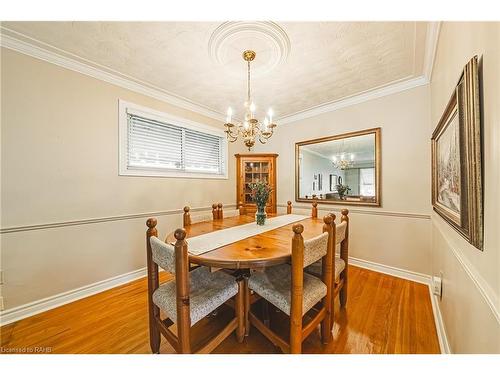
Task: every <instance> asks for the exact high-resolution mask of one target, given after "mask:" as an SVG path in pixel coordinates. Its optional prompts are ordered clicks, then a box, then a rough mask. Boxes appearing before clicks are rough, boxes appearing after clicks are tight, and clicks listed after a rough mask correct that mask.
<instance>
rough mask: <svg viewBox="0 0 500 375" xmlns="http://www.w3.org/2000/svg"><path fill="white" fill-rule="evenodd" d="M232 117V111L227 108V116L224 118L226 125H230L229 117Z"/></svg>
mask: <svg viewBox="0 0 500 375" xmlns="http://www.w3.org/2000/svg"><path fill="white" fill-rule="evenodd" d="M232 116H233V109H232V108H231V107H229V108H228V109H227V116H226V123H227V124H230V123H231V117H232Z"/></svg>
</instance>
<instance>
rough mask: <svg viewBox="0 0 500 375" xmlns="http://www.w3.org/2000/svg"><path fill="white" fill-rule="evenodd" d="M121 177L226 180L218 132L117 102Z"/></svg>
mask: <svg viewBox="0 0 500 375" xmlns="http://www.w3.org/2000/svg"><path fill="white" fill-rule="evenodd" d="M119 107H120V109H119V111H120V132H119V135H120V175H131V176H160V177H191V178H227V141H226V139H225V137H224V132H223V131H222V130H219V129H215V128H212V127H208V126H206V125H202V124H198V123H195V122H192V121H189V120H185V119H181V118H177V117H174V116H171V115H168V114H166V113H161V112H157V111H154V110H152V109H148V108H144V107H139V106H137V105H134V104H131V103H127V102H124V101H122V100H120V105H119Z"/></svg>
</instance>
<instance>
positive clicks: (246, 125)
mask: <svg viewBox="0 0 500 375" xmlns="http://www.w3.org/2000/svg"><path fill="white" fill-rule="evenodd" d="M243 127H244V128H245V130H248V121H244V122H243Z"/></svg>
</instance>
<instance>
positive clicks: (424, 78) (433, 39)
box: [278, 22, 441, 125]
mask: <svg viewBox="0 0 500 375" xmlns="http://www.w3.org/2000/svg"><path fill="white" fill-rule="evenodd" d="M440 29H441V22H428V23H427V33H426V37H425V53H424V64H423V72H422V75H421V76H418V77H414V78H410V77H409V78H406V79H403V80H399V81H396V82H392V83H389V84H387V85H384V86H381V87H378V88H374V89H371V90H368V91H365V92H363V93H360V94H356V95H353V96H350V97H346V98H342V99H339V100H335V101H332V102H327V103H324V104H320V105H318V106H315V107H312V108H309V109H306V110H303V111H299V112H296V113H294V114H291V115H287V116H283V117H281V118H279V119H278V121H279V124H280V125H284V124H288V123H291V122H295V121H299V120H304V119H306V118H309V117H314V116H317V115H320V114H322V113H327V112H332V111H336V110H337V109H340V108H345V107H349V106H351V105H355V104H359V103H363V102H366V101H368V100H372V99H377V98H381V97H383V96H387V95H391V94H395V93H398V92H401V91H405V90H409V89H412V88H415V87H418V86H422V85H426V84H428V83H430V81H431V77H432V68H433V67H434V58H435V56H436V50H437V43H438V39H439V31H440Z"/></svg>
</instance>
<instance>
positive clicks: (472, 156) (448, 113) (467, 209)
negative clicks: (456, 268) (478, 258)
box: [431, 56, 483, 250]
mask: <svg viewBox="0 0 500 375" xmlns="http://www.w3.org/2000/svg"><path fill="white" fill-rule="evenodd" d="M479 99H480V96H479V69H478V60H477V56H476V57H474V58H473V59H472V60H470V61H469V62H468V63H467V65H466V66H465V68H464V70H463V72H462V75H461V77H460V79H459V81H458V84H457V86H456V87H455V89H454V91H453V94H452V96H451V98H450V101H449V102H448V105H447V106H446V109H445V111H444V113H443V115H442V117H441V119H440V121H439V123H438V125H437V126H436V129H435V130H434V133H433V134H432V138H431V143H432V205H433V208H434V210H435V211H436V212H437V213H438V214H439V215H440V216H442V217H443V218H444V219H445V220H446V221H447V222H448V223H449V224H450V225H452V226H453V227H454V228H455V229H456V230H457V231H458V232H459V233H460V234H461V235H462V236H464V237H465V238H466V239H467V240H468V241H469V242H470V243H471V244H472V245H474V246H475V247H477V248H478V249H481V250H482V248H483V194H482V192H483V188H482V167H481V165H482V157H481V143H482V142H481V118H480V102H479Z"/></svg>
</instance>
